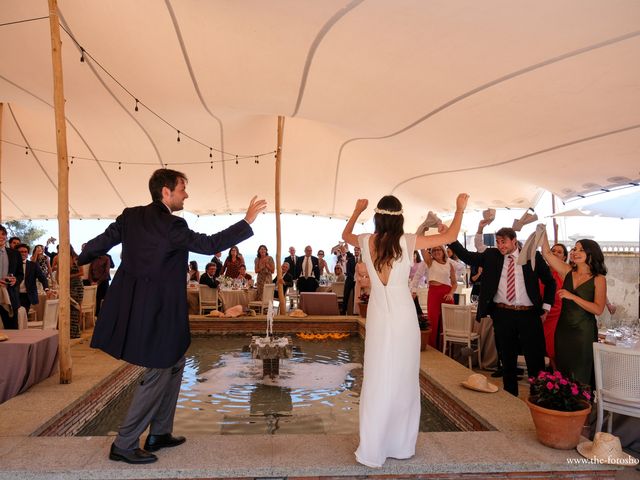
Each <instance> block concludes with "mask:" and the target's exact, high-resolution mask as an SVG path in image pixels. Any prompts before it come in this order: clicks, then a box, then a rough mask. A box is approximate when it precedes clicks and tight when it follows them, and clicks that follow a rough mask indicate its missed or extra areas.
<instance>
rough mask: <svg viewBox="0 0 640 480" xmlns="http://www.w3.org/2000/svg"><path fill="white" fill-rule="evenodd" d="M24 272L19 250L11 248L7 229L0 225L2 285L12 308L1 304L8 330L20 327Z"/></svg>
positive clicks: (2, 315)
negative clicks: (20, 289)
mask: <svg viewBox="0 0 640 480" xmlns="http://www.w3.org/2000/svg"><path fill="white" fill-rule="evenodd" d="M23 278H24V273H23V271H22V262H21V261H20V254H19V253H18V252H17V250H13V249H11V248H9V245H7V229H6V228H4V226H3V225H0V285H2V286H4V287H6V288H7V294H8V295H9V302H10V304H11V310H13V312H12V313H11V314H9V312H8V311H7V310H6V309H5V308H4V307H2V306H0V317H1V318H2V323H3V324H4V328H6V329H7V330H9V329H13V330H17V329H18V308H20V297H19V296H18V286H19V285H20V283H22V279H23Z"/></svg>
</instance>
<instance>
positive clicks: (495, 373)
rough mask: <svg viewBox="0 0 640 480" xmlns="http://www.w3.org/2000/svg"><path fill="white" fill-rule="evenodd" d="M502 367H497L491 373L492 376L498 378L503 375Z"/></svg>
mask: <svg viewBox="0 0 640 480" xmlns="http://www.w3.org/2000/svg"><path fill="white" fill-rule="evenodd" d="M503 373H504V372H503V371H502V368H499V369H497V370H496V371H495V372H493V373H492V374H491V376H492V377H493V378H500V377H501V376H502V375H503Z"/></svg>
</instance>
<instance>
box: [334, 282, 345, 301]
mask: <svg viewBox="0 0 640 480" xmlns="http://www.w3.org/2000/svg"><path fill="white" fill-rule="evenodd" d="M331 291H332V292H333V293H335V294H336V297H338V304H341V303H342V298H343V297H344V282H333V283H332V284H331Z"/></svg>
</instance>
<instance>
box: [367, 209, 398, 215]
mask: <svg viewBox="0 0 640 480" xmlns="http://www.w3.org/2000/svg"><path fill="white" fill-rule="evenodd" d="M373 211H374V212H376V213H379V214H380V215H402V210H395V211H393V210H385V209H384V208H374V209H373Z"/></svg>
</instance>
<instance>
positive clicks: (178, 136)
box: [178, 130, 180, 141]
mask: <svg viewBox="0 0 640 480" xmlns="http://www.w3.org/2000/svg"><path fill="white" fill-rule="evenodd" d="M178 141H180V130H178Z"/></svg>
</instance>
